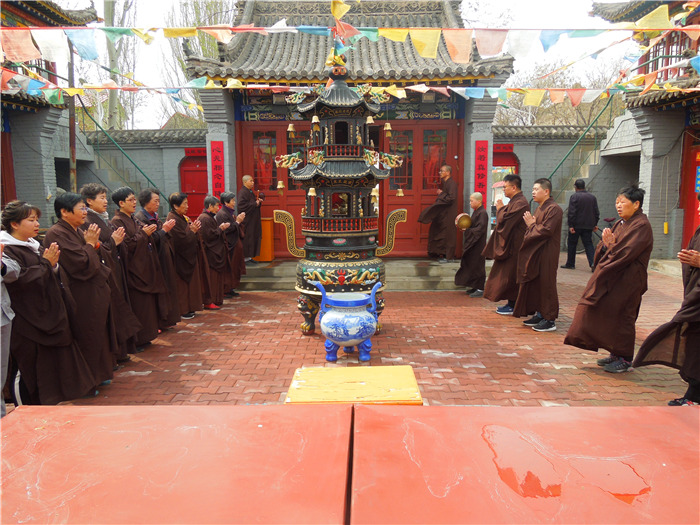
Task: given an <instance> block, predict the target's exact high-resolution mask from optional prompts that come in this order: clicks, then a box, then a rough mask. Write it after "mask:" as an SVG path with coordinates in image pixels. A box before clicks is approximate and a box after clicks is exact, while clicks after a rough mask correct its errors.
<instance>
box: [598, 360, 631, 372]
mask: <svg viewBox="0 0 700 525" xmlns="http://www.w3.org/2000/svg"><path fill="white" fill-rule="evenodd" d="M603 370H605V371H606V372H610V373H611V374H619V373H620V372H631V371H632V370H634V368H632V363H630V362H629V361H627V360H626V359H625V358H623V357H618V358H617V359H616V360H615V361H613V362H612V363H610V364H609V365H605V366H604V367H603Z"/></svg>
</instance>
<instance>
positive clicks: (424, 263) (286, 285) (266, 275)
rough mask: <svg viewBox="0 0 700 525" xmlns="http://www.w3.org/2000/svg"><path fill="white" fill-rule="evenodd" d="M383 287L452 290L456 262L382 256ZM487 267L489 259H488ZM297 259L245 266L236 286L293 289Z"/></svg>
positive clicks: (413, 289) (259, 288)
mask: <svg viewBox="0 0 700 525" xmlns="http://www.w3.org/2000/svg"><path fill="white" fill-rule="evenodd" d="M384 263H385V265H386V280H387V283H386V289H387V290H391V291H420V290H427V291H430V290H433V291H434V290H455V289H457V287H455V285H454V276H455V273H456V272H457V270H458V269H459V261H453V262H449V263H443V264H441V263H439V262H437V261H433V260H428V259H385V260H384ZM486 264H487V269H488V268H489V267H490V266H491V261H487V263H486ZM296 265H297V260H275V261H272V262H270V263H259V264H257V265H255V266H253V265H249V266H246V272H247V273H246V275H245V276H243V279H242V281H241V284H240V285H239V286H238V288H239V289H240V290H244V291H265V290H277V291H280V290H290V291H292V290H294V286H295V285H296Z"/></svg>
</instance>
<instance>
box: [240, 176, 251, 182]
mask: <svg viewBox="0 0 700 525" xmlns="http://www.w3.org/2000/svg"><path fill="white" fill-rule="evenodd" d="M249 180H253V177H251V176H250V175H243V178H242V179H241V182H248V181H249Z"/></svg>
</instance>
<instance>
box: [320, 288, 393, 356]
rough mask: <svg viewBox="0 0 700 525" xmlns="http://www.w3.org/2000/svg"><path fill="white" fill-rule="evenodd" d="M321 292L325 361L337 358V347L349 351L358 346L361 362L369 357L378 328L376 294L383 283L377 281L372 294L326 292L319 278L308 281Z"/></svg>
mask: <svg viewBox="0 0 700 525" xmlns="http://www.w3.org/2000/svg"><path fill="white" fill-rule="evenodd" d="M309 284H312V285H314V286H315V287H316V288H318V289H319V290H320V291H321V301H320V310H321V312H320V313H319V322H320V325H321V333H322V334H323V335H324V336H325V337H326V344H325V347H326V361H331V362H334V361H337V360H338V349H340V347H341V346H342V347H343V350H344V351H345V353H346V354H351V353H353V352H354V350H355V349H354V347H357V350H358V352H359V359H360V361H369V360H370V351H371V350H372V341H371V340H370V338H371V337H372V336H373V335H374V333H375V332H376V331H377V301H376V297H375V296H376V293H377V290H379V289H380V288H381V286H382V283H381V282H377V283H376V284H375V285H374V286H373V287H372V293H371V294H370V295H367V294H364V293H357V292H356V293H330V294H326V290H325V288H324V287H323V285H322V284H321V283H320V282H318V281H309Z"/></svg>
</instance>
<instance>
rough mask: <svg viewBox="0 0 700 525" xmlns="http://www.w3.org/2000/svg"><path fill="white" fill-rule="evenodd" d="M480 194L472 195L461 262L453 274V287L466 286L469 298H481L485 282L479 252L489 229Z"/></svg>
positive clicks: (482, 257) (483, 262)
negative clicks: (470, 213) (470, 221)
mask: <svg viewBox="0 0 700 525" xmlns="http://www.w3.org/2000/svg"><path fill="white" fill-rule="evenodd" d="M483 202H484V197H483V195H481V193H472V195H471V197H469V206H470V207H471V209H472V210H473V211H472V216H471V219H472V223H471V226H470V227H469V228H467V229H466V230H465V231H464V240H463V251H462V260H461V261H460V264H459V270H457V273H456V274H455V285H456V286H466V287H467V295H469V297H482V296H483V295H484V283H485V282H486V259H485V258H484V256H483V255H481V252H482V251H484V247H485V246H486V233H487V231H488V227H489V214H488V213H486V210H485V209H484V206H483Z"/></svg>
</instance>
